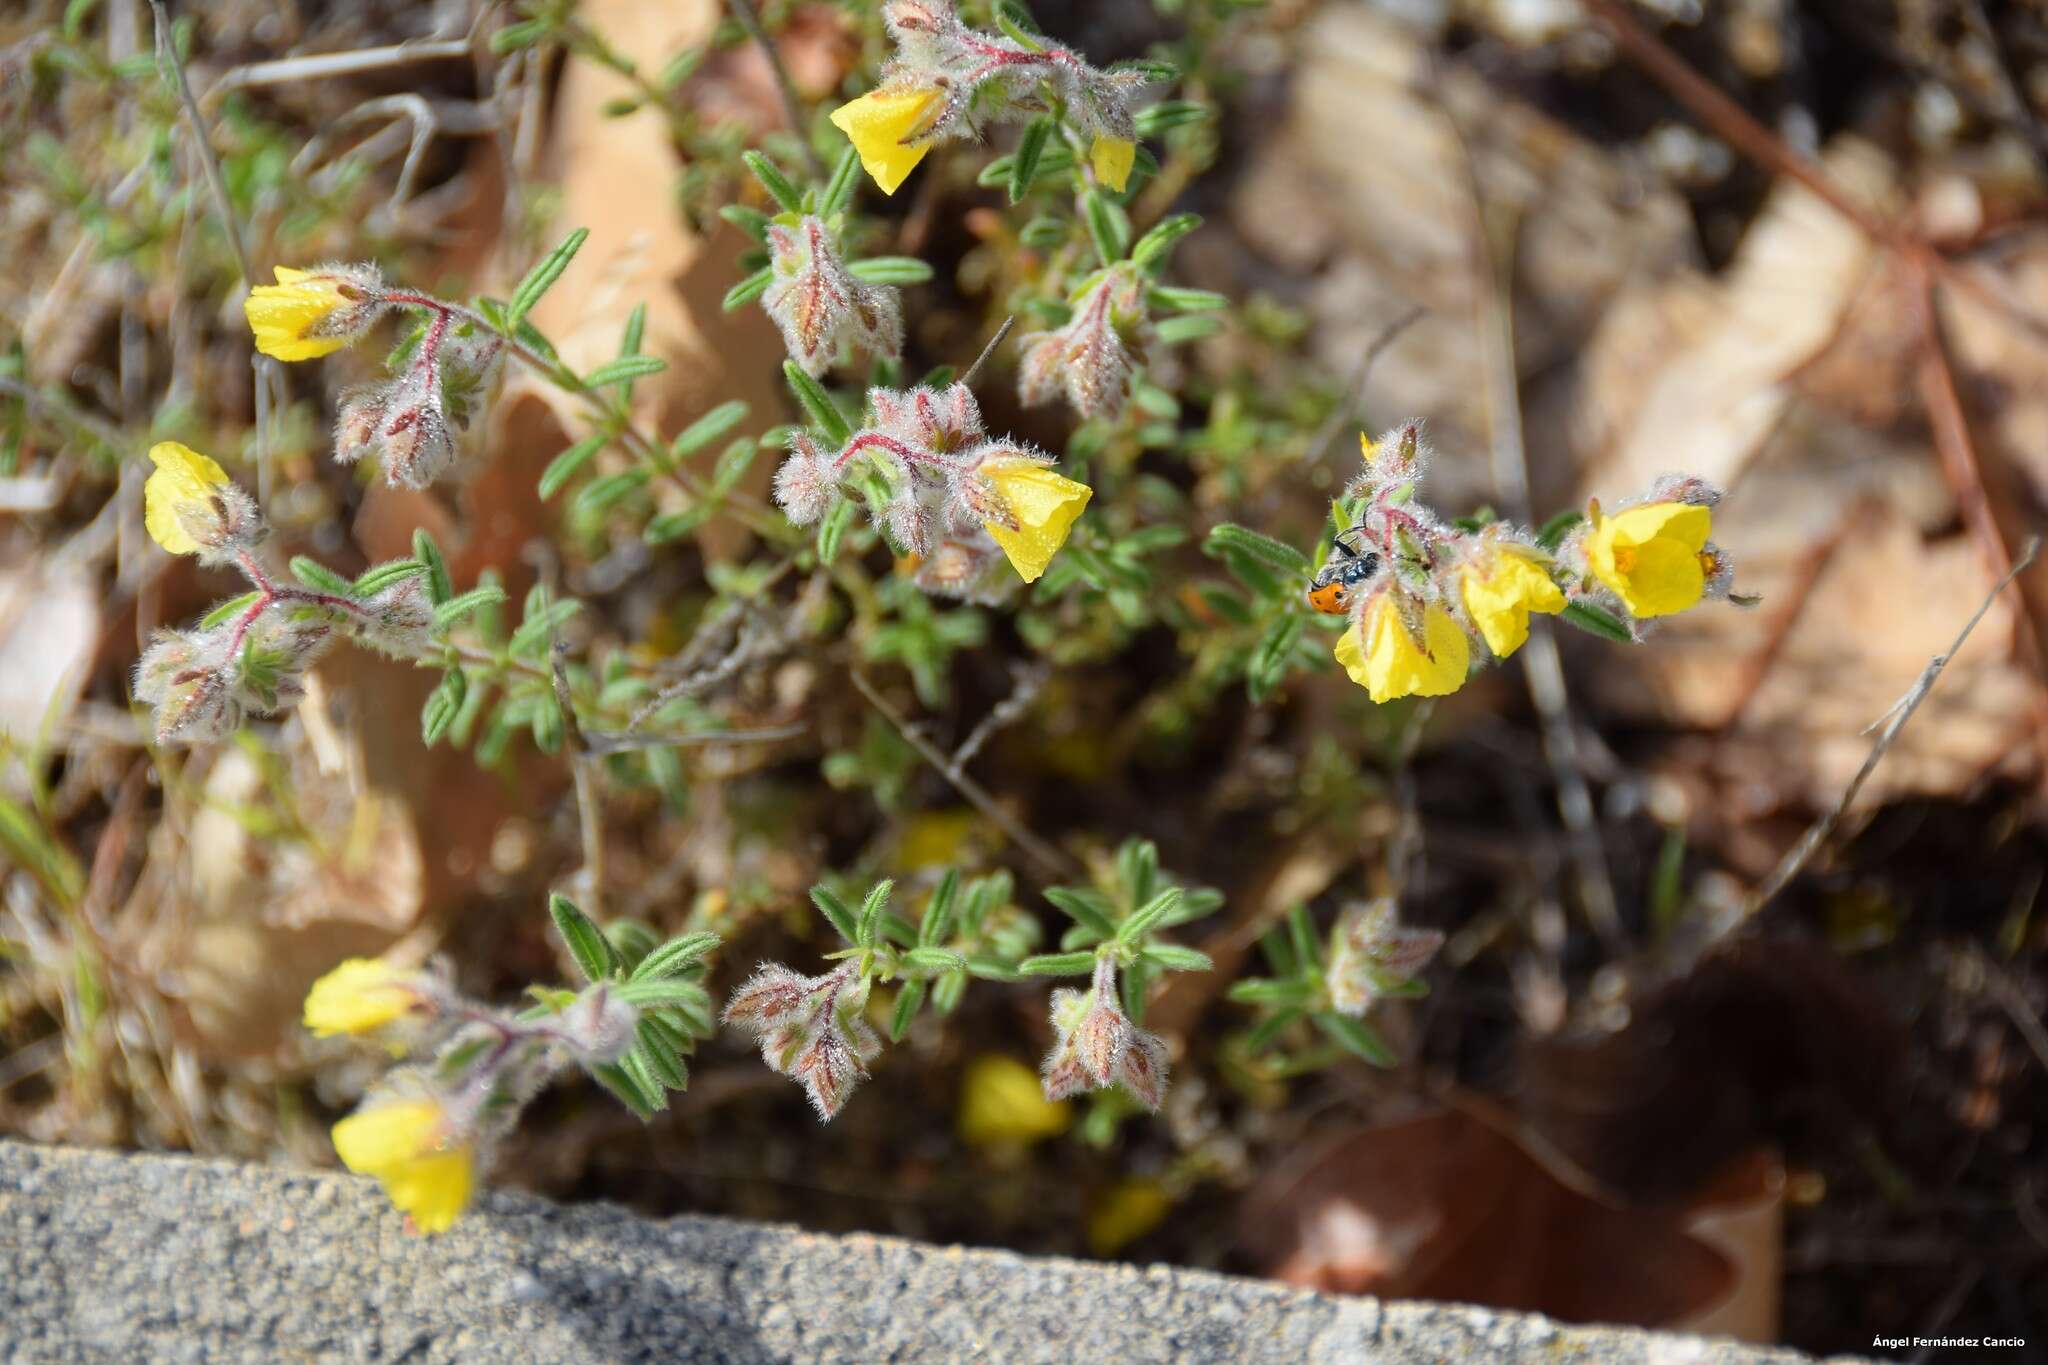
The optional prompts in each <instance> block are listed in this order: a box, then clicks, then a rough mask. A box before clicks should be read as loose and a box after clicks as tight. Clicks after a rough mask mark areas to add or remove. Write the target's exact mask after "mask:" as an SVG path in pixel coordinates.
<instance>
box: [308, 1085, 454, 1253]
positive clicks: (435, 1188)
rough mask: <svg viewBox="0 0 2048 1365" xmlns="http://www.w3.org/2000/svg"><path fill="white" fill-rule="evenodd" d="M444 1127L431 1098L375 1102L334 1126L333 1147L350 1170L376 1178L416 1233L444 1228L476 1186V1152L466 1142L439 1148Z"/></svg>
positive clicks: (443, 1119) (438, 1106)
mask: <svg viewBox="0 0 2048 1365" xmlns="http://www.w3.org/2000/svg"><path fill="white" fill-rule="evenodd" d="M445 1126H446V1117H445V1115H444V1114H443V1113H442V1111H441V1106H440V1105H438V1104H434V1103H432V1102H431V1101H427V1100H415V1101H408V1102H406V1103H402V1104H385V1105H378V1106H377V1107H375V1108H372V1109H366V1110H363V1111H362V1112H360V1113H356V1114H351V1115H349V1116H348V1117H347V1118H345V1119H343V1120H342V1121H341V1122H339V1123H337V1124H335V1125H334V1134H333V1137H334V1151H335V1154H336V1155H337V1156H339V1157H340V1158H341V1159H342V1162H343V1164H344V1165H346V1166H347V1167H348V1168H349V1169H350V1170H352V1171H355V1172H357V1173H358V1174H361V1175H370V1176H375V1177H376V1178H377V1179H378V1180H379V1181H381V1182H382V1183H383V1185H384V1191H385V1193H386V1194H388V1195H389V1196H390V1197H391V1202H392V1203H393V1204H394V1205H396V1206H397V1207H398V1208H399V1209H400V1210H401V1211H402V1212H405V1213H408V1214H411V1215H412V1220H413V1224H414V1226H416V1227H417V1228H419V1230H420V1231H421V1232H425V1233H435V1232H444V1231H446V1230H447V1229H448V1227H449V1226H450V1225H451V1224H452V1223H454V1221H455V1219H456V1216H457V1215H458V1214H460V1213H461V1212H462V1210H463V1209H464V1208H465V1207H467V1206H468V1204H469V1199H470V1195H471V1194H472V1193H473V1192H474V1191H475V1188H476V1153H475V1152H474V1151H473V1150H472V1149H471V1148H470V1147H469V1146H468V1144H466V1143H465V1144H459V1145H455V1146H450V1147H446V1148H444V1147H442V1146H441V1145H440V1144H441V1136H442V1131H443V1129H444V1128H445Z"/></svg>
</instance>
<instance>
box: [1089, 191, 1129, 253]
mask: <svg viewBox="0 0 2048 1365" xmlns="http://www.w3.org/2000/svg"><path fill="white" fill-rule="evenodd" d="M1081 216H1082V217H1083V218H1085V219H1086V220H1087V222H1088V236H1089V237H1090V238H1091V239H1092V240H1093V241H1094V243H1095V254H1096V255H1097V256H1098V257H1100V258H1101V260H1102V263H1103V264H1104V265H1115V264H1116V263H1117V262H1118V261H1120V260H1122V259H1123V258H1124V252H1125V251H1127V250H1129V249H1130V245H1131V220H1130V219H1129V218H1128V217H1126V216H1125V215H1124V211H1123V210H1122V209H1121V208H1119V207H1118V206H1117V205H1116V204H1115V203H1113V202H1112V201H1111V200H1110V198H1109V196H1108V195H1106V194H1104V193H1102V191H1100V190H1088V191H1086V192H1085V193H1083V194H1082V196H1081Z"/></svg>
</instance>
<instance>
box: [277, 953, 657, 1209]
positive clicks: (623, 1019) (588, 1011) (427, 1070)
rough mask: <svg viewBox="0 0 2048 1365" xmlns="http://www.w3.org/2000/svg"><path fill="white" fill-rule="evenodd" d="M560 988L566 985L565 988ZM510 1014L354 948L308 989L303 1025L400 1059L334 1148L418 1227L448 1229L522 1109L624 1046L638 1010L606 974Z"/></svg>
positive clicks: (611, 1060)
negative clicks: (550, 1086)
mask: <svg viewBox="0 0 2048 1365" xmlns="http://www.w3.org/2000/svg"><path fill="white" fill-rule="evenodd" d="M562 994H563V995H564V996H567V993H566V992H564V993H562ZM535 1013H536V1012H534V1011H528V1012H527V1013H524V1014H517V1015H515V1014H513V1013H510V1012H508V1011H503V1010H496V1009H491V1008H489V1007H487V1006H484V1005H481V1004H478V1003H477V1002H475V1001H473V1000H469V999H466V998H465V997H463V996H462V995H460V994H459V993H457V992H456V991H455V989H454V988H453V987H452V986H450V985H449V984H448V983H447V982H446V981H445V980H443V979H442V978H441V977H440V976H439V975H437V974H435V973H432V972H426V971H409V970H406V969H403V968H400V967H395V966H393V965H391V964H389V963H386V962H383V961H380V960H375V959H365V958H356V959H351V960H350V961H347V962H344V963H342V964H341V965H340V966H339V967H336V968H335V969H334V970H333V971H331V972H329V973H328V974H327V975H326V976H324V977H322V978H321V979H320V980H319V981H318V982H316V983H315V984H314V986H313V989H312V991H311V992H309V993H308V995H307V996H306V1005H305V1025H306V1027H307V1028H308V1029H310V1030H312V1032H313V1033H314V1034H316V1035H317V1036H321V1037H333V1036H338V1035H350V1036H355V1037H361V1038H367V1039H371V1040H374V1041H376V1042H378V1043H381V1044H383V1045H385V1046H386V1047H387V1048H389V1049H390V1050H391V1052H392V1053H393V1055H395V1056H397V1057H400V1058H403V1059H405V1060H403V1061H402V1062H401V1063H400V1064H399V1065H398V1066H396V1067H394V1068H392V1069H391V1070H390V1071H388V1072H387V1073H385V1075H384V1076H383V1078H382V1079H381V1080H379V1081H378V1082H377V1084H376V1086H375V1087H374V1088H373V1089H372V1090H371V1091H370V1093H369V1094H368V1095H366V1096H365V1097H364V1098H363V1101H362V1103H361V1104H360V1105H359V1106H358V1107H357V1109H356V1111H355V1112H354V1113H353V1114H351V1115H350V1116H349V1117H347V1118H345V1119H343V1120H341V1121H340V1122H339V1123H337V1124H335V1125H334V1132H333V1138H334V1150H335V1153H336V1154H337V1155H338V1156H340V1157H341V1159H342V1161H343V1163H344V1164H346V1165H347V1166H348V1167H349V1169H351V1170H354V1171H358V1172H361V1173H363V1174H365V1175H371V1176H375V1177H376V1178H377V1179H378V1180H379V1181H381V1182H383V1185H384V1187H385V1189H386V1191H387V1192H389V1194H390V1196H391V1201H392V1203H394V1204H395V1205H397V1206H398V1208H399V1209H400V1210H402V1211H403V1212H404V1213H405V1214H406V1215H407V1216H408V1218H409V1220H410V1221H411V1223H412V1225H413V1226H414V1227H415V1228H417V1229H418V1230H419V1231H421V1232H425V1233H434V1232H440V1231H443V1230H445V1229H446V1228H447V1227H448V1226H449V1225H450V1224H452V1223H453V1222H454V1221H455V1219H456V1217H457V1216H458V1215H460V1214H461V1212H462V1210H463V1209H464V1208H465V1207H466V1206H467V1205H468V1203H469V1201H470V1198H471V1196H472V1194H473V1193H474V1191H475V1188H476V1183H477V1179H478V1176H479V1175H480V1173H481V1172H483V1171H485V1170H487V1169H488V1168H489V1166H490V1161H491V1154H492V1151H493V1149H494V1148H495V1147H496V1145H497V1143H498V1142H499V1141H500V1140H502V1139H503V1137H504V1136H505V1134H507V1133H509V1132H510V1131H511V1130H512V1128H513V1126H514V1124H516V1123H517V1122H518V1119H519V1112H520V1110H521V1109H522V1108H524V1107H525V1105H526V1104H527V1102H528V1101H530V1100H531V1099H532V1098H533V1097H534V1096H535V1095H536V1094H538V1093H539V1092H540V1090H541V1089H542V1087H544V1086H545V1085H546V1084H547V1083H548V1081H549V1080H550V1079H552V1078H553V1077H554V1076H555V1075H556V1074H557V1073H559V1072H560V1071H562V1070H563V1069H564V1068H566V1067H568V1066H570V1065H580V1066H584V1067H604V1066H610V1065H613V1064H615V1063H617V1062H618V1061H619V1059H620V1058H622V1057H624V1056H625V1055H626V1053H627V1051H628V1049H630V1048H631V1047H632V1046H633V1042H634V1038H635V1035H636V1031H637V1030H638V1027H639V1023H640V1011H639V1010H638V1009H637V1008H635V1007H634V1006H633V1005H631V1004H629V1003H628V1002H627V1001H626V1000H625V999H623V998H622V997H621V995H620V994H619V993H618V991H617V990H615V989H614V988H613V986H612V985H610V984H609V983H607V982H603V981H600V982H597V983H596V984H593V985H591V986H588V987H586V988H585V989H584V990H583V991H582V992H581V993H580V994H577V995H574V996H569V997H567V998H566V999H563V1000H561V1001H560V1002H558V1003H557V1005H556V1007H555V1008H553V1009H551V1010H547V1011H541V1012H539V1017H534V1015H535Z"/></svg>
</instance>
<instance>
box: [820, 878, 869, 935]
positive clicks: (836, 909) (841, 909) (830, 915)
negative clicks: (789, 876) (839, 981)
mask: <svg viewBox="0 0 2048 1365" xmlns="http://www.w3.org/2000/svg"><path fill="white" fill-rule="evenodd" d="M811 904H813V905H815V906H817V907H818V910H819V911H820V912H821V913H822V914H823V915H824V916H825V918H826V920H828V921H829V922H830V923H831V925H832V927H833V929H834V930H836V931H837V932H838V934H839V937H841V938H843V939H845V940H846V941H847V943H849V944H851V945H853V946H855V947H858V946H859V945H860V921H859V920H858V919H856V918H855V917H854V913H853V911H852V910H850V909H848V908H847V905H846V902H845V901H843V900H841V899H839V897H837V896H835V895H833V894H832V891H831V889H830V888H829V887H826V886H825V885H824V884H822V883H820V884H819V885H817V886H814V887H812V888H811Z"/></svg>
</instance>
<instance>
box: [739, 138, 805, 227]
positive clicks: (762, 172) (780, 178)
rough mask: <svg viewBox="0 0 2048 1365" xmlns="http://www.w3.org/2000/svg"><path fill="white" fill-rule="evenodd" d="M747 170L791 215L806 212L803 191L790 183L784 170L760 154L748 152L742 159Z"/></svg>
mask: <svg viewBox="0 0 2048 1365" xmlns="http://www.w3.org/2000/svg"><path fill="white" fill-rule="evenodd" d="M740 159H741V160H742V161H745V162H746V163H747V169H748V170H750V171H752V172H753V173H754V179H756V180H758V181H760V182H761V188H762V189H764V190H766V191H768V193H769V194H770V195H772V196H774V199H775V202H776V203H778V204H780V205H782V207H783V208H784V210H786V211H787V212H790V213H802V212H803V211H804V196H803V191H802V190H799V189H798V188H797V187H796V186H795V185H794V184H792V183H791V182H790V179H789V177H788V176H786V175H784V174H783V173H782V168H781V167H780V166H778V165H776V164H775V163H774V162H773V161H770V160H769V159H768V158H767V157H765V156H763V155H762V154H761V153H759V152H747V153H745V154H744V155H743V156H742V157H741V158H740Z"/></svg>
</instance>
